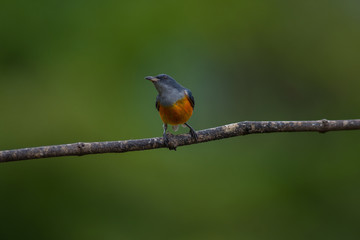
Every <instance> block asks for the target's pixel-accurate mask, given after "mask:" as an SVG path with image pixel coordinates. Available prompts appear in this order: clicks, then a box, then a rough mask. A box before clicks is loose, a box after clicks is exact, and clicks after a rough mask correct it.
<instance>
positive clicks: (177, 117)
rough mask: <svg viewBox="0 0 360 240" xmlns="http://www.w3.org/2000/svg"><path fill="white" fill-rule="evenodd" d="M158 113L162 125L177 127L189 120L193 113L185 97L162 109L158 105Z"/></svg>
mask: <svg viewBox="0 0 360 240" xmlns="http://www.w3.org/2000/svg"><path fill="white" fill-rule="evenodd" d="M159 113H160V117H161V119H162V121H163V122H164V123H167V124H171V125H179V124H183V123H186V122H187V121H188V120H189V118H190V117H191V115H192V113H193V108H192V106H191V104H190V102H189V100H188V99H187V97H184V98H183V99H180V100H178V101H177V102H176V103H175V104H174V105H172V106H169V107H164V106H161V104H160V106H159Z"/></svg>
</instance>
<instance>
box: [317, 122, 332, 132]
mask: <svg viewBox="0 0 360 240" xmlns="http://www.w3.org/2000/svg"><path fill="white" fill-rule="evenodd" d="M329 125H330V124H329V120H327V119H323V120H321V128H320V130H319V133H326V132H327V131H329Z"/></svg>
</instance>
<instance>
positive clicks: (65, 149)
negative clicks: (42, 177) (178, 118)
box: [0, 119, 360, 162]
mask: <svg viewBox="0 0 360 240" xmlns="http://www.w3.org/2000/svg"><path fill="white" fill-rule="evenodd" d="M359 129H360V119H352V120H326V119H323V120H318V121H244V122H238V123H232V124H228V125H224V126H220V127H215V128H209V129H205V130H201V131H198V132H197V134H198V141H197V142H195V141H194V139H192V138H191V136H190V134H180V135H172V136H171V137H170V143H169V146H165V144H164V142H163V138H161V137H155V138H147V139H136V140H124V141H111V142H91V143H84V142H79V143H71V144H62V145H52V146H44V147H34V148H22V149H15V150H5V151H0V162H10V161H19V160H28V159H36V158H49V157H61V156H82V155H87V154H98V153H123V152H130V151H141V150H149V149H156V148H166V147H169V148H172V149H176V147H179V146H185V145H191V144H196V143H203V142H208V141H213V140H219V139H223V138H229V137H235V136H242V135H247V134H253V133H272V132H320V133H325V132H327V131H340V130H359Z"/></svg>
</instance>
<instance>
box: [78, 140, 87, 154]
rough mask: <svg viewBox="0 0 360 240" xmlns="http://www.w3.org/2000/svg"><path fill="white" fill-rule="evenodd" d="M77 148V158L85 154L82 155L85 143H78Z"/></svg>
mask: <svg viewBox="0 0 360 240" xmlns="http://www.w3.org/2000/svg"><path fill="white" fill-rule="evenodd" d="M77 148H78V149H79V153H78V155H79V156H82V155H84V154H85V153H84V149H85V143H83V142H78V143H77Z"/></svg>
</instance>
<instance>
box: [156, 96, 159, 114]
mask: <svg viewBox="0 0 360 240" xmlns="http://www.w3.org/2000/svg"><path fill="white" fill-rule="evenodd" d="M159 98H160V97H159V95H157V97H156V103H155V107H156V109H157V110H158V111H159V108H160V103H159Z"/></svg>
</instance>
